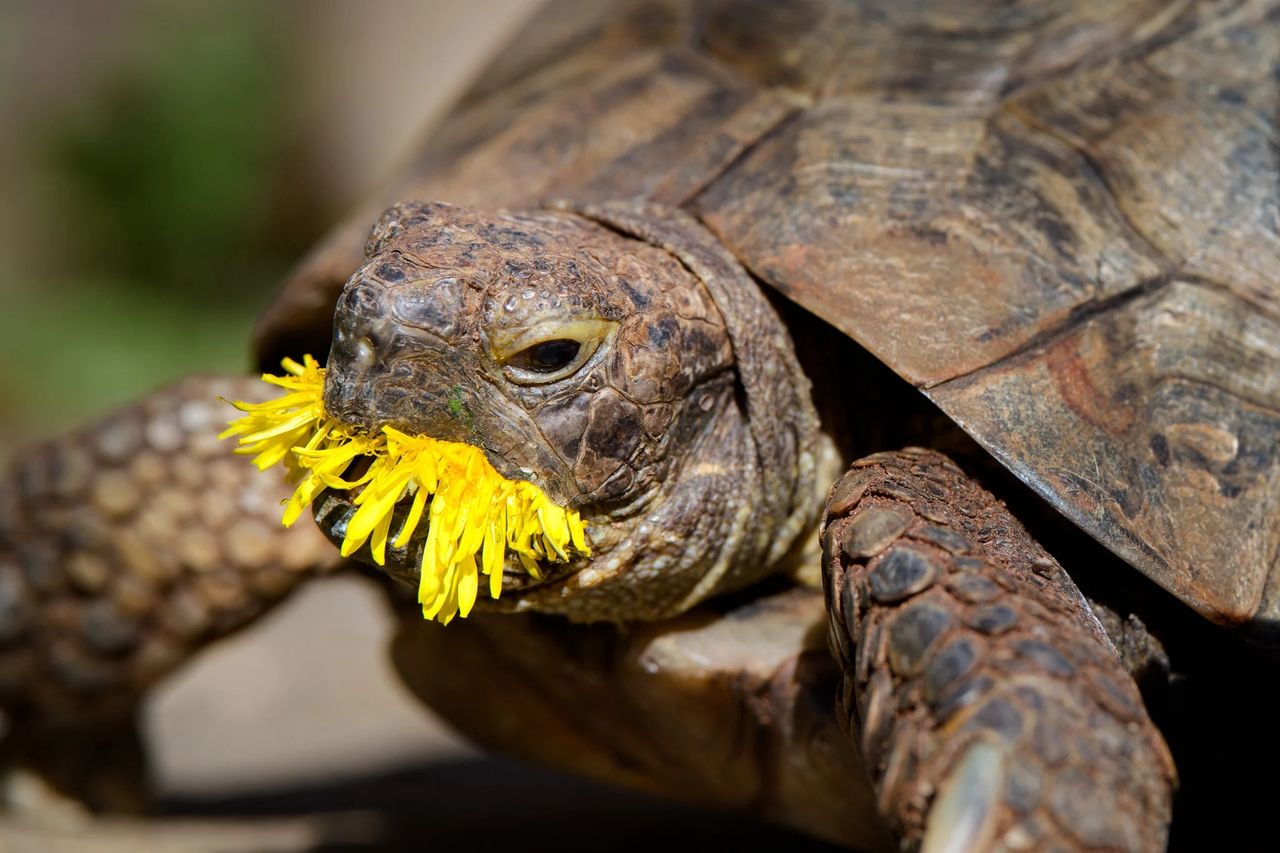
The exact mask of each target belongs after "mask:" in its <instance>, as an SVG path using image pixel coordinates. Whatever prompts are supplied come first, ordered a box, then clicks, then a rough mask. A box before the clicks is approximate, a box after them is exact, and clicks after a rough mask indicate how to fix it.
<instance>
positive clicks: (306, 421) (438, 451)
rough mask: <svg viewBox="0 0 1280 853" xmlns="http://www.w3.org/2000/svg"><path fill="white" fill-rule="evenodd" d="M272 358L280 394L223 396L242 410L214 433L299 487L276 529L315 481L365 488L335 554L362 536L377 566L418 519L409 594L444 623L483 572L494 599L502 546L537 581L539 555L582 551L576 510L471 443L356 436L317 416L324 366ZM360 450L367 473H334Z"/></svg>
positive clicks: (469, 600)
mask: <svg viewBox="0 0 1280 853" xmlns="http://www.w3.org/2000/svg"><path fill="white" fill-rule="evenodd" d="M282 365H283V366H284V369H285V371H286V373H287V375H285V376H272V375H270V374H264V375H263V377H262V379H263V380H264V381H266V382H269V383H271V384H272V385H277V386H279V387H281V388H284V389H285V390H286V391H287V392H288V393H287V394H285V395H284V396H282V397H280V398H279V399H276V400H271V401H269V402H266V403H240V402H237V403H232V405H233V406H235V407H236V408H237V409H239V410H240V411H242V412H244V413H245V414H244V416H243V417H241V418H238V419H236V420H235V421H232V422H231V424H230V426H228V427H227V429H226V430H224V431H223V432H222V434H221V435H220V436H219V438H229V437H231V436H237V437H238V439H237V440H238V443H239V445H240V446H239V447H238V448H237V449H236V452H237V453H244V454H251V455H253V457H254V459H253V463H254V464H255V465H257V466H258V468H259V469H264V470H265V469H266V468H269V467H271V466H272V465H275V464H283V465H284V466H285V467H286V469H287V470H288V472H289V476H290V479H291V481H292V482H294V483H296V484H297V485H296V488H295V489H294V492H293V495H292V496H291V497H290V498H289V499H288V500H287V501H286V502H285V510H284V517H283V518H282V519H281V520H282V522H283V523H284V525H285V526H286V527H288V526H289V525H291V524H293V523H294V522H295V521H296V520H297V519H298V518H299V516H301V514H302V511H303V510H304V509H305V508H306V507H307V506H308V505H309V504H310V503H311V502H312V501H313V500H314V499H315V498H316V497H317V496H318V495H319V494H320V492H322V491H323V490H324V489H326V488H328V489H341V490H350V489H356V488H359V487H363V488H361V491H360V493H359V494H357V495H356V497H355V499H354V500H353V503H354V504H355V507H356V510H355V513H354V514H353V515H352V516H351V518H350V519H349V520H348V522H347V531H346V535H345V536H344V538H343V541H342V547H341V550H342V555H343V556H344V557H346V556H350V555H351V554H353V553H355V552H356V551H358V550H359V549H360V548H362V547H363V546H364V545H365V544H366V543H367V544H368V545H369V550H370V553H371V554H372V556H373V560H374V562H375V563H377V564H378V565H383V564H384V561H385V560H386V549H387V543H388V541H390V542H391V544H392V547H396V548H401V547H404V546H405V545H407V544H408V543H409V541H410V539H411V537H412V536H413V533H414V531H415V530H417V528H418V525H419V524H420V523H421V522H422V518H423V516H424V515H425V516H426V517H427V525H428V527H427V540H426V543H425V545H424V547H423V550H422V576H421V579H420V580H419V584H418V602H419V603H420V604H421V605H422V614H423V616H425V617H426V618H428V619H438V620H439V621H441V622H443V623H445V624H447V623H448V622H449V621H451V620H452V619H453V617H454V616H458V615H461V616H463V617H465V616H466V615H467V614H468V613H470V612H471V608H472V607H473V605H474V604H475V601H476V597H477V594H478V591H479V587H480V576H481V575H484V576H485V577H487V578H488V579H489V583H488V592H489V596H490V597H491V598H497V597H498V596H499V595H500V594H501V592H502V571H503V567H504V566H505V565H506V556H507V554H508V553H509V552H510V553H513V554H515V555H516V558H517V559H518V561H519V563H520V565H521V566H522V567H523V569H524V570H525V571H526V572H527V573H528V574H529V575H531V576H532V577H534V578H536V579H541V577H542V570H541V567H540V566H539V564H538V563H539V561H540V560H543V561H547V562H567V561H568V560H570V559H572V557H573V556H574V555H577V554H582V555H590V553H591V549H590V547H589V546H588V545H587V538H586V531H585V529H584V528H583V525H582V519H581V517H580V516H579V515H578V512H577V511H576V510H567V509H565V508H564V507H561V506H558V505H557V504H556V503H555V502H553V501H552V500H551V499H550V498H549V497H547V494H546V493H545V492H543V491H542V489H540V488H538V487H537V486H535V485H534V484H533V483H530V482H527V481H523V480H508V479H506V478H505V477H503V476H502V475H501V474H499V473H498V472H497V471H496V470H495V469H494V467H493V466H492V465H491V464H489V460H488V459H487V458H485V455H484V453H483V452H482V451H480V450H479V449H478V448H476V447H472V446H471V445H469V444H460V443H457V442H452V441H441V440H439V439H434V438H430V437H429V436H424V435H408V434H406V433H403V432H401V431H399V430H397V429H394V428H392V427H383V428H382V431H381V433H380V434H378V435H375V436H367V435H358V434H354V433H352V432H351V431H350V430H348V429H347V428H345V427H344V426H342V425H341V424H338V423H336V422H334V421H333V420H332V419H331V418H329V417H328V416H327V415H326V414H325V411H324V368H323V367H321V366H320V365H319V363H317V362H316V360H315V359H314V358H312V357H311V356H309V355H308V356H304V357H303V359H302V363H301V364H299V363H298V362H296V361H294V360H293V359H285V360H284V361H283V362H282ZM358 456H370V457H373V458H372V461H371V462H370V464H369V467H368V470H367V471H366V472H365V473H364V474H363V475H362V476H360V477H359V478H357V479H355V480H346V479H344V478H343V476H342V475H343V473H344V472H345V471H346V470H347V468H348V467H349V466H350V465H351V463H352V462H353V461H354V460H355V459H356V457H358ZM406 499H408V500H409V501H410V503H409V510H408V512H407V514H406V515H405V516H404V521H403V522H401V525H400V529H399V530H398V531H397V532H396V534H395V536H394V538H392V535H391V525H392V523H393V519H394V513H395V508H396V506H397V505H399V504H400V503H401V501H404V500H406ZM477 557H478V558H479V559H478V560H477Z"/></svg>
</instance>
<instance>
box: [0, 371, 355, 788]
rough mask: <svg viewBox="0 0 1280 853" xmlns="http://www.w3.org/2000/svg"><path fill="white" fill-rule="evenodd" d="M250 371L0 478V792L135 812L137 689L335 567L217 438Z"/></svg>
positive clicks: (258, 391) (169, 396)
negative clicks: (1, 736)
mask: <svg viewBox="0 0 1280 853" xmlns="http://www.w3.org/2000/svg"><path fill="white" fill-rule="evenodd" d="M268 394H269V389H267V388H266V387H265V386H263V385H262V383H260V382H258V381H256V380H252V379H249V378H235V379H200V378H196V379H188V380H184V381H182V382H179V383H177V384H175V385H173V386H170V387H168V388H165V389H163V390H161V391H158V392H156V393H154V394H152V395H151V396H149V397H147V398H145V399H144V400H142V401H140V402H138V403H136V404H135V405H133V406H130V407H127V408H125V409H122V410H120V411H118V412H116V413H115V414H112V415H110V416H108V417H106V418H105V419H103V420H102V421H100V422H99V423H96V424H93V425H92V426H90V427H87V428H85V429H82V430H79V431H77V432H75V433H72V434H70V435H67V436H64V437H61V438H58V439H55V440H53V441H51V442H49V443H47V444H44V445H42V446H39V447H35V448H31V449H29V450H27V451H25V452H23V453H21V454H20V455H19V456H18V457H17V458H16V459H15V461H14V462H13V464H12V466H11V469H10V471H9V473H8V475H7V477H6V478H5V480H4V481H0V707H3V709H4V714H5V718H6V723H7V726H8V729H9V731H8V734H7V737H6V739H5V743H4V746H3V758H4V762H5V770H6V776H5V780H4V781H5V783H6V789H5V796H6V798H7V799H8V800H9V804H10V805H12V806H14V807H15V808H22V807H24V803H23V802H22V800H23V799H24V797H25V795H24V793H23V792H24V791H27V792H29V791H31V790H32V789H33V786H32V785H31V784H25V785H24V784H21V783H22V782H23V781H25V782H27V783H32V782H35V788H37V789H38V788H39V787H40V786H41V785H45V786H51V787H52V788H53V789H54V790H55V791H56V792H58V793H59V794H61V795H66V796H70V797H71V798H72V799H75V800H79V801H82V802H84V803H86V804H87V805H90V806H92V807H97V808H117V809H119V808H133V807H137V806H138V805H140V804H141V801H140V799H139V796H138V794H139V792H138V791H134V790H130V787H131V785H132V784H133V783H136V782H138V781H140V776H141V774H142V767H143V762H142V760H141V754H140V751H139V747H138V742H137V739H136V735H135V734H134V732H133V716H134V711H135V709H136V707H137V703H138V700H139V698H140V696H141V694H142V692H143V691H144V690H145V689H146V688H147V687H148V686H149V685H150V684H152V683H154V682H155V681H156V680H158V679H159V678H160V677H161V676H163V675H164V674H166V673H167V672H169V671H171V670H172V669H174V668H175V667H177V666H178V665H179V664H181V663H182V662H183V661H184V660H186V659H187V658H189V657H190V656H191V655H193V654H194V653H195V652H196V651H197V650H198V649H200V648H201V647H202V646H204V645H205V644H207V643H209V642H210V641H212V640H214V639H217V638H218V637H221V636H224V635H226V634H228V633H230V632H232V631H234V630H236V629H237V628H240V627H242V626H243V625H245V624H247V623H248V622H250V621H251V620H252V619H253V618H255V617H256V616H258V615H260V614H261V613H262V612H264V611H265V610H266V609H267V607H268V606H269V605H270V604H271V603H273V602H275V601H277V600H279V599H280V598H281V597H282V596H283V595H284V594H285V593H286V592H287V591H288V590H290V589H291V588H292V587H293V586H294V585H295V584H296V583H297V582H298V581H299V580H301V579H302V578H304V577H306V576H307V575H308V574H311V573H315V572H319V571H324V570H327V569H330V568H332V567H334V566H335V565H337V553H336V551H335V549H334V548H333V547H332V546H330V545H329V544H328V543H327V542H326V541H325V539H324V537H323V536H322V535H321V534H320V532H319V531H318V530H317V529H316V528H315V527H314V526H313V525H310V524H298V525H295V526H294V528H292V529H290V530H285V529H283V528H282V527H281V526H280V523H279V518H280V512H281V508H280V501H281V500H282V499H283V498H284V497H286V496H287V495H288V487H287V486H286V484H285V483H284V482H283V481H282V480H281V479H280V478H279V476H278V475H276V474H275V472H274V471H272V472H267V473H259V472H258V471H257V469H255V468H254V466H253V465H252V464H250V463H249V460H247V459H245V458H242V457H237V456H234V455H232V453H231V449H232V448H231V446H230V443H229V442H219V441H218V440H217V438H216V436H217V433H218V432H219V430H220V429H221V428H222V425H223V424H224V423H225V420H226V415H227V414H228V413H229V412H230V409H229V407H228V406H226V405H225V404H223V403H220V402H219V401H218V399H217V397H219V396H224V397H227V398H228V399H262V398H263V397H264V396H267V395H268Z"/></svg>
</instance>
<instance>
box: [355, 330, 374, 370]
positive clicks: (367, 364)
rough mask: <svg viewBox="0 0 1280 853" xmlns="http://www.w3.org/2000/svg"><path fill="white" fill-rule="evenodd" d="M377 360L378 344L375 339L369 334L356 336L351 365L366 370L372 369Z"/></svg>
mask: <svg viewBox="0 0 1280 853" xmlns="http://www.w3.org/2000/svg"><path fill="white" fill-rule="evenodd" d="M377 360H378V355H377V345H376V344H375V343H374V341H373V339H372V338H370V337H369V336H368V335H361V336H360V337H358V338H356V341H355V344H354V346H352V347H351V366H352V367H354V368H355V369H357V370H359V371H361V372H364V371H368V370H372V369H373V365H374V364H375V363H376V362H377Z"/></svg>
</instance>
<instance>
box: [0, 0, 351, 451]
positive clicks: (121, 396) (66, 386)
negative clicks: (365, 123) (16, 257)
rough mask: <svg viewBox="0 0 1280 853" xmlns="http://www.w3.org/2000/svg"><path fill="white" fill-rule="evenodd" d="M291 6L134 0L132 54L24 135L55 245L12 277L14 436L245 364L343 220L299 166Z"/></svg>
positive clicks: (9, 416) (3, 346)
mask: <svg viewBox="0 0 1280 853" xmlns="http://www.w3.org/2000/svg"><path fill="white" fill-rule="evenodd" d="M282 24H283V20H282V16H281V15H279V14H278V10H277V7H273V6H272V5H271V4H259V3H248V2H240V3H220V4H190V5H187V4H164V5H161V4H135V5H134V6H132V7H130V21H129V25H128V27H127V28H126V29H127V36H128V38H129V41H130V44H129V51H128V59H129V61H128V62H127V63H120V64H119V65H117V66H113V67H109V68H108V69H107V71H106V72H105V73H103V74H102V75H101V76H100V77H99V78H98V79H87V80H85V81H84V84H85V85H86V86H87V87H89V91H88V93H87V96H86V97H83V98H81V99H79V102H78V103H79V104H80V107H79V108H78V109H76V110H75V111H63V114H61V115H57V116H56V118H55V119H53V120H50V121H49V123H48V124H47V125H46V126H39V127H30V128H25V129H24V132H23V142H24V143H25V145H26V146H27V147H28V148H29V152H28V154H27V155H26V156H27V157H28V159H29V160H30V161H32V162H33V167H34V168H39V169H42V170H44V172H45V173H46V174H47V178H46V181H45V185H46V186H48V187H50V188H51V189H50V190H49V191H48V192H47V194H46V196H45V197H43V198H41V199H38V200H37V207H44V206H45V205H46V204H47V206H48V209H47V210H44V211H41V210H36V211H34V213H33V215H34V216H35V218H36V221H37V222H39V221H41V219H42V214H43V219H44V221H45V222H47V223H48V225H46V226H42V227H53V228H56V239H53V240H50V241H48V243H49V245H50V246H51V247H53V249H52V251H46V252H45V254H46V257H40V258H37V260H36V263H35V264H34V270H33V271H31V272H27V273H24V277H23V280H21V281H19V282H16V283H12V284H11V285H10V286H9V287H7V288H5V290H6V291H7V292H6V294H5V295H6V299H7V300H8V302H9V306H8V310H5V311H3V312H0V395H2V397H0V400H2V402H3V405H4V408H5V409H6V410H7V411H5V412H4V419H5V420H6V421H7V422H8V423H7V424H6V426H7V427H8V431H11V432H14V433H16V434H17V436H18V437H20V438H30V437H35V436H38V435H42V434H49V433H52V432H56V431H58V430H61V429H64V428H66V427H67V426H69V425H71V424H73V423H74V422H76V421H79V420H83V419H85V418H86V417H88V416H90V415H92V414H95V413H97V412H99V411H101V410H103V409H105V408H107V407H109V406H111V405H115V404H118V403H120V402H123V401H125V400H128V399H129V398H131V397H134V396H136V395H138V394H140V393H143V392H145V391H146V390H148V389H150V388H153V387H155V386H157V385H159V384H162V383H163V382H165V381H168V380H170V379H173V378H176V377H178V376H181V375H184V374H187V373H191V372H230V371H242V370H244V369H245V367H246V366H247V364H248V358H247V352H248V346H247V343H248V334H249V328H250V326H251V323H252V319H253V316H254V314H255V313H256V312H257V311H258V310H259V309H260V308H261V307H262V305H263V304H264V303H265V302H266V300H267V298H268V295H269V294H270V292H271V290H272V288H273V287H274V286H275V284H276V283H277V282H278V281H279V279H280V277H281V276H282V274H283V273H284V271H285V270H286V269H287V267H288V265H289V263H290V262H291V261H292V260H293V259H295V258H296V257H297V256H298V254H299V253H300V252H301V251H302V249H303V248H305V244H306V242H308V241H310V240H311V239H314V236H315V233H316V231H317V230H318V228H319V227H321V225H322V224H323V220H324V219H327V218H328V215H329V214H328V212H325V211H315V210H312V209H311V207H312V206H311V205H308V204H307V200H306V199H299V198H296V197H291V195H290V193H291V189H290V188H291V187H297V186H299V185H304V184H305V181H303V180H300V179H299V176H298V175H297V174H296V171H295V173H292V174H291V173H290V171H289V169H290V165H291V164H290V159H291V158H290V157H289V152H288V151H287V150H286V147H287V146H286V138H287V133H286V131H287V129H288V128H287V127H286V126H285V124H286V120H287V118H286V114H287V110H285V109H284V106H285V103H286V101H285V99H286V96H287V93H286V91H285V83H284V81H285V79H286V76H287V75H286V74H285V73H284V69H283V68H282V65H283V58H282V55H281V53H280V45H281V44H287V43H288V40H287V38H285V37H284V36H285V35H286V34H285V33H282V32H281V29H282Z"/></svg>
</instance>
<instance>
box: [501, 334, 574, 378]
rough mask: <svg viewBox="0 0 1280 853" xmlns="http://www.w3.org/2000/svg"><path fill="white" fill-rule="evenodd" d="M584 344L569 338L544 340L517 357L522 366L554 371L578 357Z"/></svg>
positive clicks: (529, 368)
mask: <svg viewBox="0 0 1280 853" xmlns="http://www.w3.org/2000/svg"><path fill="white" fill-rule="evenodd" d="M581 348H582V345H581V344H579V343H578V342H577V341H571V340H568V339H562V340H556V341H544V342H543V343H540V344H535V345H534V346H531V347H529V348H528V349H527V350H525V351H524V352H522V353H520V355H519V356H517V357H516V361H517V362H518V363H519V366H520V367H523V368H525V369H527V370H534V371H537V372H539V373H553V372H555V371H557V370H559V369H560V368H562V367H564V366H565V365H567V364H569V363H570V362H572V361H573V360H574V359H575V358H577V357H578V350H579V349H581Z"/></svg>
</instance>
